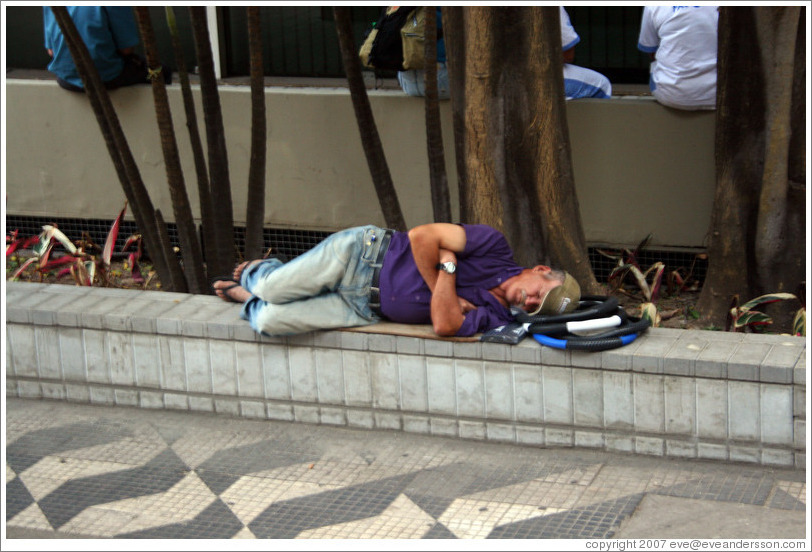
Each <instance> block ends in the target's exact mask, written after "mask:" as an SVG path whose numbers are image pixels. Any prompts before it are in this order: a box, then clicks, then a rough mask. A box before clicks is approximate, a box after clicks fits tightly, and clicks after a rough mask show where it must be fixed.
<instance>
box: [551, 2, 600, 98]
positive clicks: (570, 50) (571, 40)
mask: <svg viewBox="0 0 812 552" xmlns="http://www.w3.org/2000/svg"><path fill="white" fill-rule="evenodd" d="M560 9H561V50H562V51H563V52H564V96H565V97H566V98H567V99H568V100H574V99H576V98H610V97H611V96H612V84H611V83H610V82H609V79H607V78H606V77H605V76H604V75H602V74H600V73H598V72H597V71H593V70H592V69H587V68H586V67H580V66H578V65H574V64H573V63H572V61H573V60H574V59H575V45H576V44H578V43H579V42H580V41H581V37H580V36H578V33H577V32H575V28H574V27H573V26H572V23H571V22H570V17H569V14H567V10H565V9H564V7H563V6H561V7H560Z"/></svg>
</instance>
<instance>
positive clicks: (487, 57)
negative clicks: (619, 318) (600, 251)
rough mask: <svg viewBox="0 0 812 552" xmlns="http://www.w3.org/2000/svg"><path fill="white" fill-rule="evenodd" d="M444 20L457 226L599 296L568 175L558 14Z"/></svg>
mask: <svg viewBox="0 0 812 552" xmlns="http://www.w3.org/2000/svg"><path fill="white" fill-rule="evenodd" d="M444 14H445V12H444ZM460 16H461V17H460ZM445 21H446V20H445V19H444V22H445ZM447 21H448V23H447V25H448V29H447V31H446V46H447V48H448V49H449V52H448V55H449V65H450V67H449V70H450V72H451V74H452V76H453V80H452V82H453V83H454V84H453V85H452V102H453V105H452V107H453V109H454V111H455V134H456V135H457V136H456V137H455V142H456V144H457V156H458V158H459V157H460V156H462V161H459V160H458V163H457V166H458V168H459V167H462V171H461V173H460V174H461V176H460V182H461V186H460V202H461V213H464V218H463V222H477V223H485V224H490V225H491V226H494V227H495V228H497V229H499V230H501V231H502V232H503V233H504V234H505V236H506V237H507V239H508V241H509V242H510V244H511V245H512V247H513V249H514V253H515V256H516V260H517V261H518V262H519V263H520V264H522V265H524V266H533V265H535V264H549V265H551V266H555V267H559V268H563V269H565V270H567V271H569V272H570V273H571V274H572V275H573V276H574V277H575V278H576V279H577V280H578V281H579V283H580V284H581V286H582V288H583V289H584V290H585V293H595V292H598V291H599V290H600V286H599V285H598V283H597V281H596V280H595V276H594V273H593V272H592V268H591V266H590V263H589V256H588V251H587V246H586V239H585V237H584V232H583V227H582V223H581V215H580V209H579V206H578V198H577V195H576V191H575V182H574V178H573V173H572V161H571V155H570V144H569V133H568V127H567V119H566V105H565V100H564V83H563V69H562V54H561V34H560V33H561V32H560V27H559V25H560V23H559V16H558V8H557V7H543V8H540V7H502V6H500V7H470V8H462V9H461V13H460V12H459V11H457V10H456V9H453V10H450V13H449V17H448V18H447ZM460 23H461V25H460ZM444 26H446V23H444ZM459 67H463V68H464V92H459V91H457V90H455V86H457V85H459V80H460V77H459V75H458V74H457V71H458V68H459ZM460 120H462V121H463V122H462V123H460V122H458V121H460ZM460 134H462V136H460Z"/></svg>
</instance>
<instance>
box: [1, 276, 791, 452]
mask: <svg viewBox="0 0 812 552" xmlns="http://www.w3.org/2000/svg"><path fill="white" fill-rule="evenodd" d="M6 317H7V325H6V345H7V347H6V360H7V368H6V382H7V394H8V395H9V396H19V397H29V398H49V399H59V400H70V401H78V402H89V403H100V404H121V405H128V406H141V407H144V408H167V409H182V410H195V411H212V412H218V413H224V414H228V415H237V416H245V417H251V418H260V419H263V418H264V419H277V420H289V421H294V422H306V423H321V424H332V425H342V426H351V427H359V428H386V429H393V430H400V431H410V432H419V433H429V434H438V435H443V436H455V437H460V438H467V439H480V440H491V441H497V442H506V443H516V444H521V445H531V446H564V447H585V448H595V449H604V450H611V451H618V452H629V453H637V454H646V455H656V456H674V457H680V458H704V459H715V460H723V461H741V462H749V463H757V464H768V465H780V466H796V467H798V468H803V467H804V466H805V454H806V442H805V433H806V370H807V367H806V341H805V339H804V338H798V337H788V336H778V335H753V334H738V333H737V334H734V333H724V332H710V331H687V330H671V329H663V328H652V329H650V330H649V331H648V332H646V334H644V335H643V336H642V337H640V338H638V339H637V340H635V341H634V342H632V343H631V344H629V345H627V346H625V347H621V348H619V349H613V350H610V351H604V352H600V353H589V352H578V351H562V350H558V349H551V348H547V347H542V346H540V345H539V344H538V343H536V342H535V341H534V340H532V339H525V340H524V341H523V342H522V343H520V344H518V345H513V346H510V345H502V344H494V343H479V342H453V341H445V340H437V339H422V338H416V337H408V336H399V335H387V334H380V333H372V332H371V333H366V332H363V331H325V332H315V333H311V334H305V335H301V336H295V337H287V338H266V337H262V336H259V335H257V334H256V333H255V332H253V331H252V330H251V328H250V327H249V326H248V324H247V323H246V322H245V321H242V320H240V319H239V306H237V305H234V304H229V303H225V302H223V301H222V300H220V299H218V298H216V297H213V296H201V295H189V294H177V293H167V292H151V291H131V290H118V289H108V288H82V287H72V286H64V285H46V284H33V283H19V282H8V283H7V288H6Z"/></svg>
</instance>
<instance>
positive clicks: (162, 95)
mask: <svg viewBox="0 0 812 552" xmlns="http://www.w3.org/2000/svg"><path fill="white" fill-rule="evenodd" d="M134 10H135V17H136V20H137V22H138V29H139V31H140V32H141V39H142V40H143V42H144V53H145V55H146V58H147V67H148V68H149V71H150V74H152V75H154V76H153V77H152V96H153V99H154V101H155V117H156V119H157V121H158V131H159V133H160V136H161V148H162V150H163V154H164V164H165V165H166V178H167V183H168V184H169V195H170V198H171V199H172V210H173V212H174V214H175V223H176V224H177V227H178V240H179V241H180V254H181V257H182V258H183V269H184V273H185V276H186V283H187V286H188V289H189V291H190V292H192V293H205V292H206V290H207V288H208V286H207V285H206V273H205V268H204V266H203V254H202V252H201V250H200V242H199V241H198V239H197V232H196V230H195V222H194V218H193V217H192V209H191V207H190V206H189V196H188V195H187V193H186V183H185V181H184V178H183V169H181V166H180V154H179V153H178V143H177V141H176V140H175V127H174V125H173V124H172V113H171V111H170V109H169V96H167V93H166V85H165V84H164V76H163V74H162V73H161V72H162V71H163V70H164V69H163V68H162V67H161V62H160V60H159V59H158V45H157V43H156V41H155V32H154V31H153V28H152V18H151V17H150V15H149V8H147V7H145V6H141V7H136V8H134Z"/></svg>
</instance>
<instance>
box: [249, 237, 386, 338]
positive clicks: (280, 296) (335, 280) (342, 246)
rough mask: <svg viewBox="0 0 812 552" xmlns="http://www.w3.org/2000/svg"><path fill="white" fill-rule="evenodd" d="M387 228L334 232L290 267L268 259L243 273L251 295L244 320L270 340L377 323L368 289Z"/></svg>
mask: <svg viewBox="0 0 812 552" xmlns="http://www.w3.org/2000/svg"><path fill="white" fill-rule="evenodd" d="M383 234H384V230H383V229H382V228H378V227H377V226H359V227H356V228H349V229H347V230H342V231H341V232H336V233H335V234H331V235H330V236H328V237H327V238H326V239H325V240H324V241H322V242H321V243H320V244H319V245H317V246H316V247H314V248H313V249H311V250H310V251H307V252H306V253H304V254H302V255H300V256H298V257H296V258H295V259H293V260H292V261H290V262H289V263H283V262H282V261H280V260H279V259H273V258H271V259H265V260H263V261H262V262H260V263H256V264H255V265H253V266H251V267H249V268H247V269H246V270H243V273H242V275H241V276H240V284H241V285H242V286H243V287H244V288H245V289H247V290H248V291H249V292H251V294H252V295H253V297H251V299H249V300H248V302H246V303H245V304H244V305H243V309H242V312H241V316H242V318H244V319H245V320H248V321H249V322H250V324H251V327H252V328H254V330H256V331H257V332H260V333H263V334H265V335H270V336H281V335H293V334H298V333H304V332H308V331H312V330H321V329H330V328H346V327H350V326H364V325H367V324H374V323H375V322H377V321H378V320H380V318H378V316H376V315H375V314H374V313H373V312H372V310H371V309H370V307H369V288H370V285H371V283H372V273H373V271H374V269H375V268H376V267H377V266H380V265H376V264H375V262H376V260H377V258H378V252H379V251H380V245H381V238H382V237H383Z"/></svg>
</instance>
